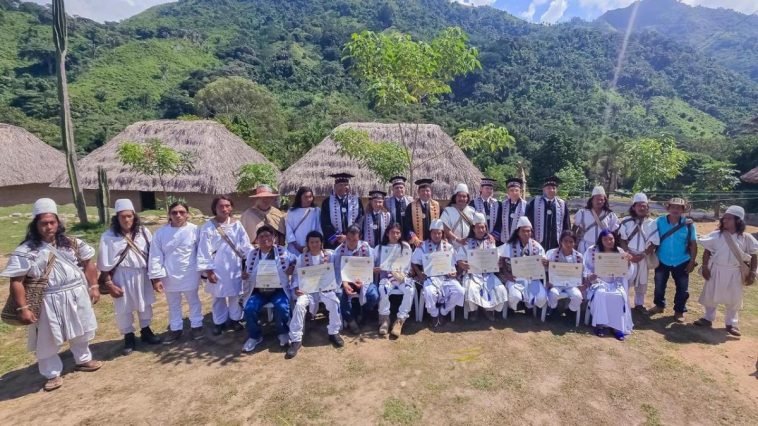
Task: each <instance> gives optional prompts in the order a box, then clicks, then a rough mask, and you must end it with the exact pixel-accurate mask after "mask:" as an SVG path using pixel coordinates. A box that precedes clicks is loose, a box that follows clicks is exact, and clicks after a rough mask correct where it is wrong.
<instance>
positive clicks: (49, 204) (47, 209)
mask: <svg viewBox="0 0 758 426" xmlns="http://www.w3.org/2000/svg"><path fill="white" fill-rule="evenodd" d="M45 213H52V214H56V215H57V214H58V206H57V205H56V204H55V201H53V200H52V199H50V198H40V199H39V200H37V201H35V202H34V207H32V215H33V216H35V217H36V216H39V215H41V214H45Z"/></svg>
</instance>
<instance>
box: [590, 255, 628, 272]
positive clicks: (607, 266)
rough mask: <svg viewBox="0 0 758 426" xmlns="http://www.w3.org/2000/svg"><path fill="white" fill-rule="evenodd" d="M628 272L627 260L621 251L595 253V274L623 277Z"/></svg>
mask: <svg viewBox="0 0 758 426" xmlns="http://www.w3.org/2000/svg"><path fill="white" fill-rule="evenodd" d="M627 272H629V261H628V260H627V259H626V255H625V254H622V253H595V275H597V276H598V277H623V276H626V274H627Z"/></svg>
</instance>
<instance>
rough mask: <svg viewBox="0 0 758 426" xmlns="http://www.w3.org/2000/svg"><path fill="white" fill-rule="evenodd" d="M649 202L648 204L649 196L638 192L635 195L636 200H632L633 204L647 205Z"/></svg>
mask: <svg viewBox="0 0 758 426" xmlns="http://www.w3.org/2000/svg"><path fill="white" fill-rule="evenodd" d="M647 202H648V200H647V195H645V194H644V193H642V192H638V193H636V194H634V199H633V200H632V204H636V203H647Z"/></svg>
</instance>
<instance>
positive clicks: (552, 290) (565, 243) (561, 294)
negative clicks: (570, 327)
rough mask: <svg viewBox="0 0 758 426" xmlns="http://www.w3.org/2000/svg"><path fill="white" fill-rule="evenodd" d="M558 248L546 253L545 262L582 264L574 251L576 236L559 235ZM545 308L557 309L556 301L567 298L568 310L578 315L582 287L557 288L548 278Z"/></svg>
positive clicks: (581, 258) (570, 232) (568, 231)
mask: <svg viewBox="0 0 758 426" xmlns="http://www.w3.org/2000/svg"><path fill="white" fill-rule="evenodd" d="M558 243H559V245H560V247H558V248H554V249H550V250H548V252H547V255H546V257H547V261H548V264H549V263H553V262H556V263H576V264H579V265H582V264H583V263H584V257H583V256H582V254H581V253H579V252H578V251H576V250H575V249H574V247H575V246H576V235H575V234H574V233H573V232H572V231H570V230H568V229H567V230H565V231H563V232H562V233H561V238H560V240H559V241H558ZM546 287H547V306H548V307H549V308H550V309H555V308H557V307H558V300H560V299H563V298H567V299H569V305H568V308H569V310H570V311H571V312H574V314H576V315H579V309H580V308H581V307H582V287H581V286H579V287H568V286H560V287H557V286H555V285H554V283H553V282H552V279H551V278H550V277H548V283H547V286H546Z"/></svg>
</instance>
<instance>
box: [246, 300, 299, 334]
mask: <svg viewBox="0 0 758 426" xmlns="http://www.w3.org/2000/svg"><path fill="white" fill-rule="evenodd" d="M267 303H271V304H273V305H274V323H275V324H276V334H277V335H278V334H287V333H289V332H290V328H289V322H290V300H289V297H287V293H285V291H284V290H283V289H281V288H280V289H278V290H276V291H274V292H266V293H263V292H260V291H258V290H256V291H254V292H253V294H252V295H251V296H250V298H249V299H247V303H245V327H246V328H247V334H248V335H249V336H250V338H251V339H255V340H258V339H260V338H261V326H260V325H258V313H259V312H260V311H261V309H262V308H263V305H265V304H267Z"/></svg>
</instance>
